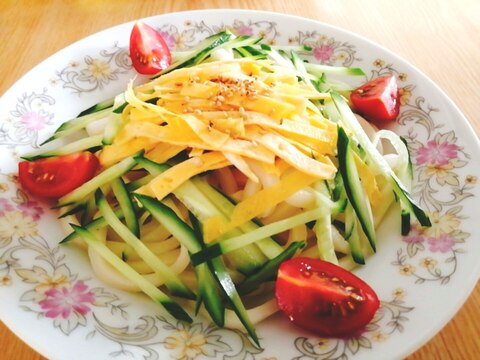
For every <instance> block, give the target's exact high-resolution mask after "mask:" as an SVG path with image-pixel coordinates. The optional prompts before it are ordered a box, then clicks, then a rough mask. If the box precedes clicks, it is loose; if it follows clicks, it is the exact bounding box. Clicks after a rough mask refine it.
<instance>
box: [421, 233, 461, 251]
mask: <svg viewBox="0 0 480 360" xmlns="http://www.w3.org/2000/svg"><path fill="white" fill-rule="evenodd" d="M427 243H428V245H429V248H430V251H432V252H441V253H446V252H448V251H450V250H452V247H453V246H454V245H455V240H454V239H452V238H451V237H450V236H448V234H442V235H440V237H438V238H435V237H430V238H428V239H427Z"/></svg>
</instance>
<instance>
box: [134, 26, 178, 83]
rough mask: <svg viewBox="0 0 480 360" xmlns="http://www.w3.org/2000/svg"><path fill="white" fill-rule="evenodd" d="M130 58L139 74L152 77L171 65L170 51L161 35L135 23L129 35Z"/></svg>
mask: <svg viewBox="0 0 480 360" xmlns="http://www.w3.org/2000/svg"><path fill="white" fill-rule="evenodd" d="M130 58H131V59H132V64H133V67H134V68H135V70H137V72H139V73H140V74H145V75H153V74H156V73H158V72H160V71H161V70H163V69H165V68H166V67H168V66H169V65H170V64H171V63H172V57H171V54H170V49H169V48H168V45H167V43H166V42H165V40H164V39H163V36H162V34H160V32H159V31H157V30H155V29H154V28H152V27H150V26H148V25H147V24H144V23H143V22H141V21H137V22H136V23H135V25H134V26H133V29H132V33H131V34H130Z"/></svg>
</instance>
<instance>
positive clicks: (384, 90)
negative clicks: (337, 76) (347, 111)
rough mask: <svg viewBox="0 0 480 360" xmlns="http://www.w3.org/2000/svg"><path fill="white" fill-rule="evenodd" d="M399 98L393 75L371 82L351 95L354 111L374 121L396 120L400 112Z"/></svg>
mask: <svg viewBox="0 0 480 360" xmlns="http://www.w3.org/2000/svg"><path fill="white" fill-rule="evenodd" d="M399 98H400V96H399V93H398V87H397V81H396V79H395V76H393V75H387V76H381V77H378V78H376V79H373V80H370V81H368V82H366V83H365V84H363V85H362V86H360V87H358V88H356V89H355V90H353V91H352V93H351V94H350V101H351V102H352V105H353V108H354V110H355V111H358V112H359V113H360V114H362V115H364V116H365V117H367V118H368V119H370V120H372V121H392V120H395V119H396V118H397V116H398V113H399V111H400V99H399Z"/></svg>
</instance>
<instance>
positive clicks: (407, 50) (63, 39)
mask: <svg viewBox="0 0 480 360" xmlns="http://www.w3.org/2000/svg"><path fill="white" fill-rule="evenodd" d="M209 8H245V9H258V10H270V11H276V12H281V13H286V14H292V15H298V16H303V17H307V18H311V19H315V20H319V21H322V22H325V23H329V24H333V25H336V26H339V27H342V28H344V29H348V30H350V31H353V32H355V33H358V34H360V35H363V36H365V37H367V38H369V39H371V40H373V41H374V42H377V43H378V44H380V45H383V46H384V47H386V48H388V49H390V50H392V51H393V52H395V53H397V54H398V55H400V56H402V57H403V58H405V59H406V60H407V61H409V62H411V63H413V64H415V65H416V66H417V67H418V68H419V69H421V70H422V71H423V72H424V73H425V74H426V75H427V76H428V77H430V78H431V79H432V80H433V81H434V82H436V83H437V84H438V85H439V86H440V87H441V88H442V89H443V90H444V91H445V92H446V93H447V95H448V96H449V97H451V98H452V100H453V101H454V102H455V103H456V104H457V105H458V107H459V108H460V110H461V111H462V112H463V113H464V114H465V115H466V117H467V119H468V120H469V121H470V123H471V124H472V126H473V127H474V129H475V131H476V132H477V134H478V133H480V116H479V115H478V102H479V96H478V86H479V84H480V71H479V70H478V69H479V65H478V61H479V60H480V46H479V36H480V1H478V0H460V1H458V0H457V1H449V0H440V1H438V0H424V1H418V0H408V1H405V0H403V1H378V0H359V1H358V0H357V1H348V0H337V1H331V0H325V1H323V0H317V1H314V0H311V1H307V0H296V1H293V0H265V1H261V0H256V1H253V0H246V1H240V0H237V1H235V0H230V1H220V0H201V1H195V0H174V1H171V0H170V1H168V0H167V1H153V0H150V1H148V0H147V1H135V2H134V1H127V0H109V1H94V0H84V1H73V0H70V1H67V0H65V1H59V0H53V1H37V0H31V1H26V0H21V1H14V0H2V1H1V2H0V25H1V26H0V39H2V44H1V45H0V46H1V51H0V64H1V67H0V79H1V81H0V94H3V93H4V92H5V91H6V90H7V89H8V88H9V87H10V86H11V85H12V84H14V83H15V81H17V80H18V79H19V78H20V77H21V76H22V75H24V74H25V73H26V72H27V71H28V70H29V69H31V68H32V67H34V66H35V65H36V64H38V63H39V62H41V61H42V60H44V59H45V58H47V57H48V56H50V55H52V54H53V53H55V52H56V51H58V50H60V49H62V48H64V47H65V46H67V45H69V44H70V43H72V42H75V41H77V40H79V39H81V38H83V37H85V36H87V35H90V34H93V33H95V32H97V31H100V30H102V29H105V28H108V27H110V26H113V25H117V24H120V23H123V22H126V21H130V20H134V19H137V18H141V17H146V16H152V15H157V14H162V13H167V12H173V11H184V10H194V9H209ZM473 240H475V239H471V241H473ZM479 320H480V286H478V285H477V286H476V288H475V290H474V292H473V293H472V295H471V296H470V298H469V299H468V301H467V302H466V303H465V305H464V306H463V307H462V309H461V310H460V311H459V312H458V313H457V314H456V316H455V317H454V318H453V319H452V320H451V321H450V322H449V323H448V324H447V325H446V326H445V328H444V329H443V330H442V331H441V332H440V333H438V334H437V335H436V336H435V337H434V338H433V339H431V340H430V341H429V342H428V343H427V344H425V345H424V346H423V347H422V348H421V349H419V350H418V351H416V352H415V353H413V354H412V355H410V356H409V357H408V359H409V360H427V359H442V360H443V359H452V360H457V359H458V360H465V359H466V360H468V359H477V358H478V357H479V355H478V354H480V340H479V338H478V334H480V321H479ZM0 353H1V355H0V358H2V359H13V360H15V359H18V360H27V359H28V360H38V359H44V358H43V357H42V356H40V355H39V354H37V353H36V352H35V351H33V350H32V349H30V348H29V347H28V346H27V345H25V344H24V343H23V342H22V341H21V340H20V339H18V338H17V337H16V336H15V335H14V334H13V333H11V332H10V330H8V329H7V328H6V327H5V326H4V325H3V324H0Z"/></svg>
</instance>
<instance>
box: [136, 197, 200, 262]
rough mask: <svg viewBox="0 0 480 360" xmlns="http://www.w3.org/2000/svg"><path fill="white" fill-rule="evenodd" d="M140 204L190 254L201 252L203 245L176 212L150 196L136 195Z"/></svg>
mask: <svg viewBox="0 0 480 360" xmlns="http://www.w3.org/2000/svg"><path fill="white" fill-rule="evenodd" d="M133 196H134V197H135V198H136V199H137V200H138V201H140V203H141V204H142V205H143V206H144V207H145V209H147V211H148V212H149V213H150V214H152V216H153V217H154V219H156V220H157V221H158V222H159V223H160V224H162V225H163V226H164V227H165V228H166V229H167V230H168V231H169V232H170V233H171V234H172V235H173V236H174V237H175V238H176V239H177V240H178V241H180V242H181V243H182V245H183V246H185V247H186V248H187V249H188V251H189V252H190V253H195V252H197V251H199V250H201V248H202V245H201V242H200V240H199V239H197V237H196V236H195V233H194V231H193V230H192V229H191V228H190V227H189V226H188V225H187V224H186V223H185V222H184V221H183V220H182V219H180V218H179V217H178V216H177V214H175V212H174V211H173V210H172V209H171V208H169V207H168V206H167V205H165V204H163V203H162V202H161V201H158V200H157V199H154V198H152V197H150V196H146V195H141V194H134V195H133Z"/></svg>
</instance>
